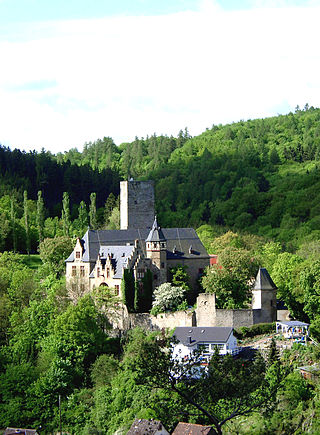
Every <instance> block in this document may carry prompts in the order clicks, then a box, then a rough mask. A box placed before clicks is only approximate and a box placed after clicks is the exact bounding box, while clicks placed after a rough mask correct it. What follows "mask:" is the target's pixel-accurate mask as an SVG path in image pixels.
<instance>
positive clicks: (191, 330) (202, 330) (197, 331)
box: [173, 326, 233, 347]
mask: <svg viewBox="0 0 320 435" xmlns="http://www.w3.org/2000/svg"><path fill="white" fill-rule="evenodd" d="M232 331H233V328H230V327H227V326H207V327H206V326H197V327H187V326H178V327H177V328H176V329H175V330H174V333H173V337H175V338H176V339H177V340H178V341H179V342H180V343H182V344H184V345H185V346H188V347H189V346H194V345H196V344H198V343H226V342H227V341H228V339H229V337H230V335H231V333H232ZM189 337H190V338H189Z"/></svg>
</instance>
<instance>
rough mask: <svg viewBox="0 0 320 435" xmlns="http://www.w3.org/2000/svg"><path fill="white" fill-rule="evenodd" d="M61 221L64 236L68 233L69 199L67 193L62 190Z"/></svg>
mask: <svg viewBox="0 0 320 435" xmlns="http://www.w3.org/2000/svg"><path fill="white" fill-rule="evenodd" d="M62 221H63V233H64V235H65V236H68V237H69V235H70V225H71V220H70V199H69V193H68V192H63V198H62Z"/></svg>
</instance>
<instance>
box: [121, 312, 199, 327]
mask: <svg viewBox="0 0 320 435" xmlns="http://www.w3.org/2000/svg"><path fill="white" fill-rule="evenodd" d="M128 320H129V323H128V326H129V328H135V327H137V326H139V327H141V328H144V329H149V330H158V329H174V328H176V327H177V326H190V327H191V326H196V323H195V313H194V312H193V311H191V310H190V311H176V312H175V313H162V314H158V315H157V316H152V315H150V314H148V313H137V314H129V318H128Z"/></svg>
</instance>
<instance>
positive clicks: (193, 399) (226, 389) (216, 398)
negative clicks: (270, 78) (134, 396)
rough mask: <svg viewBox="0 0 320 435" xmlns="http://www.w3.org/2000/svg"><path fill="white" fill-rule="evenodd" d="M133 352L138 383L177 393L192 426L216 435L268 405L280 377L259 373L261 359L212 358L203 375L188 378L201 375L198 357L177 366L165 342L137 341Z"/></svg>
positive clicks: (268, 370) (266, 372)
mask: <svg viewBox="0 0 320 435" xmlns="http://www.w3.org/2000/svg"><path fill="white" fill-rule="evenodd" d="M134 352H135V353H134V354H133V355H131V361H132V366H131V367H132V369H133V370H135V371H136V373H137V381H138V383H141V384H142V385H148V386H149V387H150V388H153V389H164V390H166V391H170V392H174V393H177V394H178V395H179V396H180V397H181V399H182V400H183V402H184V403H185V404H187V405H189V406H191V407H192V408H193V409H194V411H195V412H194V414H195V415H196V416H198V421H201V422H202V423H204V424H210V425H211V426H212V427H213V428H214V429H215V431H216V433H217V434H222V427H223V426H224V425H225V424H226V423H227V422H228V421H230V420H232V419H234V418H235V417H237V416H241V415H248V414H250V413H251V412H253V411H255V410H259V409H261V408H263V407H265V406H266V405H267V404H268V403H270V402H271V401H272V400H274V399H275V395H276V392H277V389H278V388H279V386H280V383H281V376H282V373H281V371H279V372H274V371H273V368H274V366H273V365H272V366H271V367H270V368H269V369H267V371H265V365H264V362H263V359H262V358H261V357H260V358H259V357H257V358H255V360H254V361H247V360H242V359H234V358H233V357H232V356H231V355H227V356H223V355H219V353H218V352H216V353H215V355H214V356H213V357H212V360H211V362H210V364H209V366H208V370H207V371H206V372H205V371H203V372H202V374H201V376H199V375H198V376H194V374H195V372H197V373H198V374H199V371H200V373H201V368H200V367H201V358H200V355H199V353H197V352H196V353H195V354H194V355H193V356H191V357H190V358H189V359H188V361H182V362H181V361H180V360H179V359H175V358H173V355H172V352H173V350H172V343H170V339H169V340H168V339H163V337H161V338H158V340H156V339H154V340H151V339H149V340H144V341H141V342H140V346H139V348H135V350H134ZM202 370H203V369H202ZM274 375H275V376H274ZM193 421H194V420H193Z"/></svg>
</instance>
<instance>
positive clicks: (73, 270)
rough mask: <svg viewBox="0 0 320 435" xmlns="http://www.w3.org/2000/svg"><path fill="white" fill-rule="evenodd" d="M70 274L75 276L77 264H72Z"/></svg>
mask: <svg viewBox="0 0 320 435" xmlns="http://www.w3.org/2000/svg"><path fill="white" fill-rule="evenodd" d="M72 276H77V266H72Z"/></svg>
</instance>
